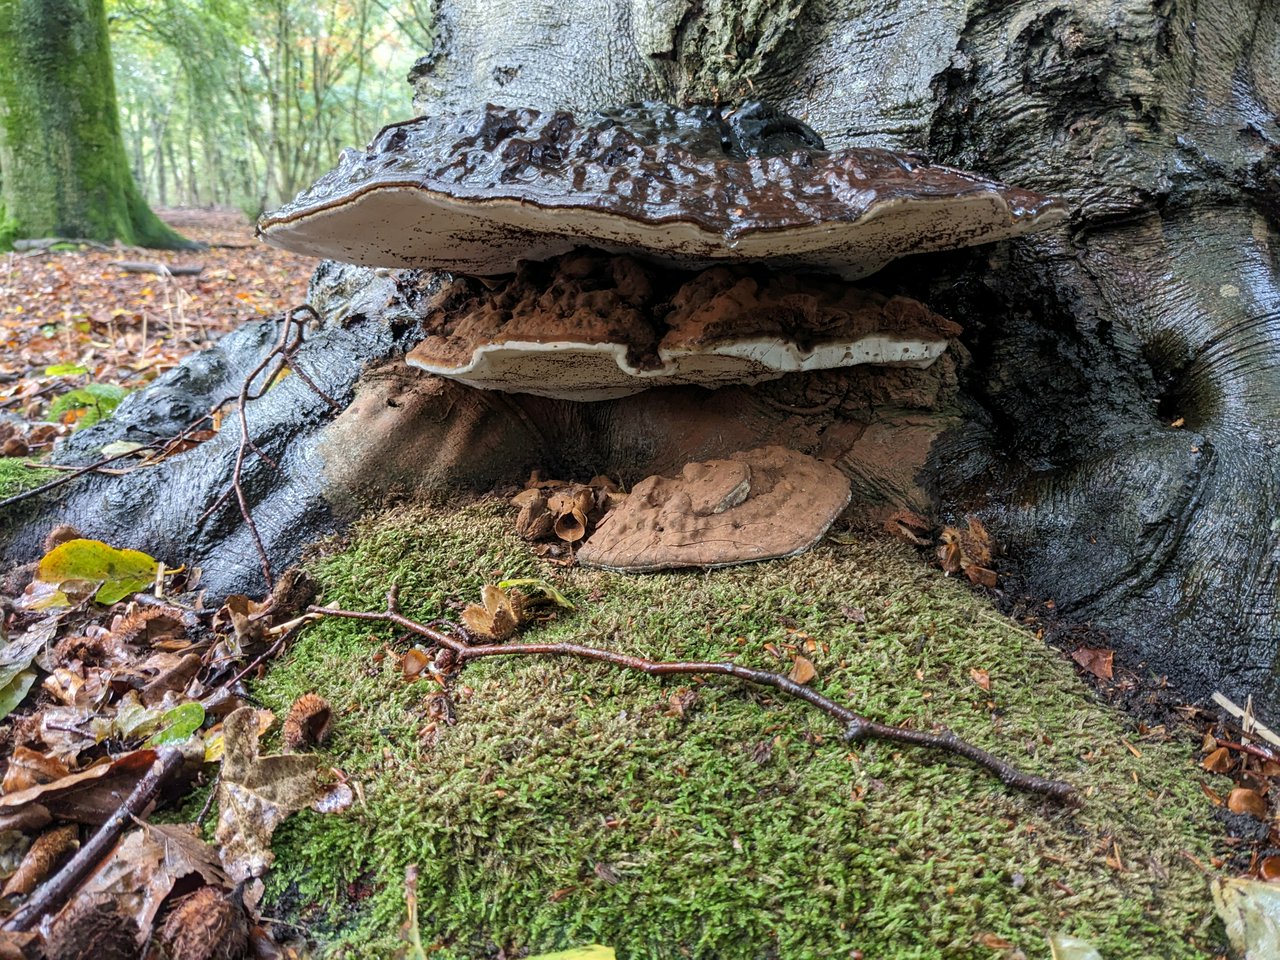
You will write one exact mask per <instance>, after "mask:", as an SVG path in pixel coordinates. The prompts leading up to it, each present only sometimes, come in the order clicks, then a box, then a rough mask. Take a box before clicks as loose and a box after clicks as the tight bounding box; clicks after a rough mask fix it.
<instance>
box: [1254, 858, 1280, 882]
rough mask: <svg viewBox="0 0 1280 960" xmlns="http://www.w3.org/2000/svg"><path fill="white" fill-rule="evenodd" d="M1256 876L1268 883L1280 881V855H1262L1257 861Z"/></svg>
mask: <svg viewBox="0 0 1280 960" xmlns="http://www.w3.org/2000/svg"><path fill="white" fill-rule="evenodd" d="M1258 876H1259V877H1261V878H1262V879H1263V880H1266V881H1267V882H1268V883H1275V882H1277V881H1280V856H1276V855H1274V854H1273V855H1271V856H1269V857H1263V858H1262V860H1261V861H1260V862H1259V863H1258Z"/></svg>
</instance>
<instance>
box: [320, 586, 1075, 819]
mask: <svg viewBox="0 0 1280 960" xmlns="http://www.w3.org/2000/svg"><path fill="white" fill-rule="evenodd" d="M397 594H398V591H397V589H396V588H394V587H393V588H392V590H391V592H390V593H388V594H387V609H386V611H385V612H383V613H371V612H361V611H356V610H342V609H339V608H336V607H321V606H311V607H308V608H307V610H308V612H309V613H318V614H322V615H325V616H331V617H345V618H347V619H351V620H374V621H382V622H384V623H393V624H395V625H396V626H399V627H402V628H403V629H405V630H408V631H410V632H411V633H416V634H418V635H419V636H422V637H426V638H427V639H429V640H431V641H433V642H434V643H436V644H438V645H439V646H442V647H445V648H447V649H449V650H451V651H453V653H454V654H456V655H457V659H458V664H459V666H461V665H462V664H464V663H465V662H466V661H467V660H475V659H478V658H480V657H504V656H507V657H514V656H551V657H577V658H579V659H583V660H594V661H596V662H599V663H608V664H610V665H612V666H615V667H622V668H624V669H627V670H636V671H638V672H640V673H645V674H648V675H649V676H652V677H664V676H673V675H690V674H693V675H702V674H719V675H722V676H730V677H735V678H737V679H739V680H742V681H745V682H747V683H752V684H756V685H759V686H766V687H773V688H774V689H776V690H779V691H781V692H782V693H785V694H787V695H788V696H791V697H795V698H797V699H799V700H803V701H805V702H806V703H808V704H810V705H811V706H814V707H817V708H818V709H819V710H821V711H822V712H823V713H825V714H827V715H828V716H831V717H834V718H835V719H836V720H838V721H840V723H842V724H844V727H845V733H844V736H845V739H846V740H850V741H862V740H888V741H891V742H894V743H908V744H912V745H914V746H919V747H926V748H929V749H933V750H942V751H944V752H946V753H952V754H955V755H957V756H961V757H964V758H965V759H967V760H971V761H972V762H974V763H976V764H977V765H978V766H980V767H983V768H985V769H986V770H988V771H990V772H991V773H992V774H994V775H995V777H996V778H997V779H999V780H1000V782H1002V783H1004V784H1005V785H1007V786H1010V787H1013V788H1015V789H1017V790H1025V791H1027V792H1029V793H1038V794H1042V795H1044V796H1046V797H1049V798H1050V799H1053V800H1056V801H1059V802H1062V803H1069V802H1073V801H1074V800H1075V797H1076V791H1075V787H1073V786H1072V785H1071V784H1069V783H1066V782H1064V781H1062V780H1049V779H1046V778H1044V777H1038V776H1036V775H1034V774H1029V773H1023V772H1022V771H1020V770H1018V769H1016V768H1015V767H1013V766H1012V765H1010V764H1009V763H1006V762H1005V761H1004V760H1001V759H1000V758H999V757H997V756H995V755H994V754H990V753H987V751H985V750H983V749H981V748H980V747H977V746H974V745H973V744H971V743H969V742H968V741H965V740H962V739H960V738H959V737H957V736H956V735H955V734H954V733H952V732H951V731H950V730H946V729H943V730H941V731H940V732H938V733H929V732H926V731H923V730H912V729H910V728H907V727H898V726H893V725H891V724H885V723H878V722H876V721H874V720H868V719H867V718H865V717H863V716H860V715H859V714H857V713H854V712H853V711H852V710H850V709H849V708H848V707H844V706H841V705H840V704H838V703H836V702H835V701H834V700H831V699H830V698H828V697H824V696H823V695H822V694H820V693H818V692H817V691H816V690H811V689H810V688H808V687H806V686H803V685H802V684H799V683H796V682H795V681H794V680H792V679H791V678H789V677H786V676H783V675H782V674H780V673H771V672H769V671H767V670H755V669H752V668H750V667H743V666H739V665H738V664H736V663H697V662H683V661H675V662H661V661H656V660H649V659H646V658H644V657H636V656H631V655H629V654H624V653H617V652H614V651H611V650H601V649H599V648H597V647H588V646H583V645H581V644H576V643H509V644H500V643H498V644H480V645H471V644H468V643H465V642H463V641H461V640H459V639H458V638H457V637H454V636H451V635H449V634H447V633H442V632H441V631H439V630H436V629H434V628H432V627H429V626H426V625H425V624H421V623H418V622H417V621H415V620H411V619H409V618H408V617H406V616H404V615H403V614H402V613H400V609H399V605H398V602H397Z"/></svg>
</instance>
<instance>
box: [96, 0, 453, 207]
mask: <svg viewBox="0 0 1280 960" xmlns="http://www.w3.org/2000/svg"><path fill="white" fill-rule="evenodd" d="M433 7H434V4H433V2H432V0H107V14H108V22H109V31H110V37H111V47H112V56H113V59H114V65H115V78H116V87H117V96H118V101H119V106H120V120H121V128H122V132H123V134H124V141H125V146H126V149H127V151H128V155H129V160H130V165H131V167H132V170H133V175H134V178H135V179H136V181H137V183H138V185H139V187H140V188H141V189H142V192H143V195H144V196H145V197H146V199H147V201H148V202H149V203H151V204H152V205H154V206H159V207H167V206H207V205H210V204H216V205H220V206H230V207H235V208H237V209H239V210H241V211H242V212H243V213H244V214H245V215H246V216H248V217H250V218H256V217H257V215H258V214H259V213H261V212H262V211H263V210H265V209H269V208H271V207H273V206H276V205H278V204H280V203H281V202H283V201H285V200H287V199H290V198H291V197H293V195H294V194H295V193H297V192H298V191H299V190H300V189H302V188H303V187H304V186H306V185H308V184H309V183H310V182H311V181H312V180H314V179H315V178H316V177H317V176H318V175H319V174H320V173H321V172H322V171H324V170H326V169H328V168H329V167H330V166H332V165H333V162H334V160H335V159H336V157H337V155H338V152H339V151H340V150H341V149H342V148H343V147H348V146H363V145H364V144H365V143H366V142H367V141H368V140H369V139H370V138H371V137H372V136H373V134H374V133H376V132H377V130H378V129H379V128H380V127H381V126H382V125H383V124H385V123H388V122H390V121H392V120H400V119H406V118H407V117H408V115H409V109H410V108H409V93H410V91H409V87H408V84H407V83H406V80H405V78H406V76H407V74H408V72H409V68H410V67H411V66H412V64H413V62H414V60H416V59H417V58H418V57H420V56H422V55H423V54H424V53H425V52H427V51H428V50H429V49H430V48H431V45H432V42H433V35H432V9H433Z"/></svg>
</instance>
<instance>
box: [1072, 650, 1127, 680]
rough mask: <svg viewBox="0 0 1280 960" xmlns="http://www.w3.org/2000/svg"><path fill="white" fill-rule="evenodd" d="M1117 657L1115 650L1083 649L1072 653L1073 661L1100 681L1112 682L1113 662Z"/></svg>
mask: <svg viewBox="0 0 1280 960" xmlns="http://www.w3.org/2000/svg"><path fill="white" fill-rule="evenodd" d="M1115 655H1116V654H1115V651H1114V650H1105V649H1102V648H1099V647H1081V648H1080V649H1078V650H1074V651H1072V653H1071V659H1072V660H1074V661H1075V662H1076V663H1078V664H1080V666H1081V667H1083V668H1084V669H1085V670H1087V671H1088V672H1089V673H1091V674H1093V675H1094V676H1095V677H1097V678H1098V679H1099V680H1110V679H1111V668H1112V662H1113V661H1114V659H1115Z"/></svg>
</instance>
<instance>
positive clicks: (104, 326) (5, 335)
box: [0, 209, 315, 456]
mask: <svg viewBox="0 0 1280 960" xmlns="http://www.w3.org/2000/svg"><path fill="white" fill-rule="evenodd" d="M159 213H160V215H161V217H162V218H163V219H164V220H165V222H167V223H168V224H169V225H170V226H172V227H174V228H175V229H176V230H178V231H179V232H180V233H182V234H183V235H184V236H186V237H188V238H190V239H192V240H196V241H199V242H201V243H206V244H209V248H208V249H207V250H201V251H164V250H140V249H136V248H124V247H119V248H114V249H94V248H89V247H72V248H69V249H50V250H39V251H30V252H26V253H7V254H0V412H3V413H7V414H9V415H10V420H11V422H12V420H13V415H16V416H17V417H18V418H19V419H21V420H24V421H26V422H27V428H26V429H23V430H20V431H16V433H17V434H20V436H17V437H16V440H15V431H14V429H13V428H12V427H11V428H9V429H8V430H2V429H0V445H3V444H4V443H6V442H9V441H15V442H14V443H13V444H12V445H11V446H10V448H9V450H8V451H7V452H6V455H10V456H12V455H24V454H25V453H26V451H25V450H22V449H21V447H20V446H19V444H24V445H26V446H28V447H29V448H30V450H31V452H37V453H38V452H40V451H41V450H43V449H45V448H47V447H48V446H49V444H51V443H52V441H53V439H54V438H55V437H56V436H57V434H58V433H60V432H63V431H64V430H65V429H70V428H72V427H74V426H75V425H77V423H78V421H80V420H83V418H84V417H85V416H86V415H92V413H91V412H90V411H92V407H91V406H89V405H85V406H67V407H66V409H65V410H63V411H62V412H61V414H60V415H59V416H58V417H57V420H58V422H59V424H60V427H61V428H62V429H53V428H51V427H41V429H40V430H39V431H37V432H36V434H35V436H34V437H33V436H31V427H34V426H35V425H37V424H41V423H43V422H44V421H45V418H46V416H47V415H48V412H49V404H50V402H51V401H52V400H53V399H55V398H56V397H57V396H59V395H61V394H64V393H68V392H70V391H72V390H76V389H83V388H85V387H92V388H93V389H94V390H96V392H98V393H99V394H100V395H102V396H107V395H110V394H117V395H118V391H116V390H112V389H111V388H119V389H120V390H133V389H136V388H138V387H140V386H143V385H144V384H146V383H149V382H150V381H151V380H153V379H155V378H156V377H157V376H159V375H160V374H161V373H163V372H164V371H165V370H167V369H169V368H170V367H173V366H175V365H176V364H177V363H178V362H179V361H181V360H182V359H183V357H185V356H187V355H189V354H191V353H193V352H195V351H197V350H202V349H204V348H205V347H207V346H208V345H209V344H210V343H211V342H212V341H213V340H216V339H217V338H218V337H219V336H221V335H222V334H224V333H226V332H227V331H228V330H232V329H234V328H236V327H238V326H240V325H241V324H242V323H244V322H245V321H247V320H252V319H255V318H257V317H261V316H266V315H268V314H272V313H276V312H278V311H280V310H284V309H286V308H288V307H290V306H293V305H295V304H299V303H302V302H303V301H305V299H306V290H307V281H308V279H309V278H310V276H311V271H312V270H313V269H314V266H315V261H314V260H312V259H311V258H309V257H301V256H298V255H296V254H292V253H287V252H285V251H283V250H277V249H276V248H274V247H269V246H267V245H266V244H263V243H261V242H259V241H258V240H257V239H256V238H255V237H254V235H253V225H252V224H251V223H249V222H248V221H247V220H246V219H245V217H244V216H243V215H242V214H241V213H240V212H239V211H235V210H219V209H213V210H206V209H172V210H161V211H159ZM122 262H133V263H149V264H156V265H163V266H164V267H167V268H170V269H180V268H184V267H185V268H195V267H200V268H202V269H201V271H200V273H199V274H198V275H195V276H173V275H164V274H157V273H135V272H130V271H127V270H124V269H121V268H120V267H118V266H117V264H119V263H122ZM51 371H52V372H51ZM98 388H107V389H105V390H102V389H98Z"/></svg>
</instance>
